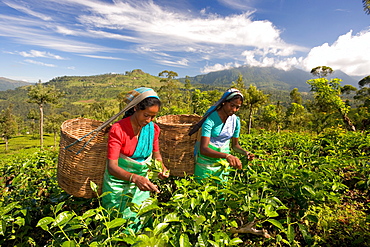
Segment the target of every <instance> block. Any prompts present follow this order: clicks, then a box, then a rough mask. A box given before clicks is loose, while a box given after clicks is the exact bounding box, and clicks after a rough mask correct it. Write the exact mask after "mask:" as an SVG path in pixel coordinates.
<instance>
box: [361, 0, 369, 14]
mask: <svg viewBox="0 0 370 247" xmlns="http://www.w3.org/2000/svg"><path fill="white" fill-rule="evenodd" d="M362 4H363V5H364V11H365V13H366V14H368V15H370V0H362Z"/></svg>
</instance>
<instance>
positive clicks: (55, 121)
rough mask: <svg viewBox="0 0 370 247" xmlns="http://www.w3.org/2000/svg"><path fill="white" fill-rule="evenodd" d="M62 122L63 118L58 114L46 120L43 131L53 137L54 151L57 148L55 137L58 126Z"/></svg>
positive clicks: (58, 129)
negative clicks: (51, 134)
mask: <svg viewBox="0 0 370 247" xmlns="http://www.w3.org/2000/svg"><path fill="white" fill-rule="evenodd" d="M64 120H65V118H64V117H63V116H62V115H60V114H52V115H50V116H48V117H47V118H46V125H45V129H46V131H48V132H50V133H53V135H54V150H55V148H56V146H57V136H58V133H59V131H60V126H61V125H62V123H63V121H64Z"/></svg>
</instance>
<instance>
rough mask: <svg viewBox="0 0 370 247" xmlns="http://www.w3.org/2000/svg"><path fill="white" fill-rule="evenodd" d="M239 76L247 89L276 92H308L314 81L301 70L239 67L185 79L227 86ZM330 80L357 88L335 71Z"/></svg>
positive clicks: (354, 78) (307, 73)
mask: <svg viewBox="0 0 370 247" xmlns="http://www.w3.org/2000/svg"><path fill="white" fill-rule="evenodd" d="M239 75H242V76H243V80H244V84H245V85H246V86H247V87H248V86H249V85H251V84H253V85H255V86H257V87H258V88H259V89H277V90H292V89H293V88H298V89H299V90H300V91H306V92H307V91H310V87H309V85H308V84H307V83H306V81H307V80H310V79H315V77H314V76H313V75H312V74H311V73H309V72H306V71H303V70H301V69H296V68H295V69H291V70H288V71H284V70H280V69H277V68H274V67H250V66H241V67H238V68H232V69H227V70H221V71H215V72H210V73H207V74H204V75H197V76H194V77H187V79H189V80H190V82H191V83H199V84H207V85H214V86H221V85H222V86H227V85H231V83H232V82H235V81H236V80H237V79H238V77H239ZM328 78H329V79H331V78H339V79H341V80H342V82H341V85H347V84H349V85H352V86H354V87H356V88H358V81H359V80H358V78H356V77H351V76H349V75H347V74H346V73H344V72H342V71H340V70H337V71H334V73H333V74H331V75H330V76H328ZM185 79H186V78H180V79H179V80H180V81H181V82H185Z"/></svg>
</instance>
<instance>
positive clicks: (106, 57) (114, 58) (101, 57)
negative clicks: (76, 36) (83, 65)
mask: <svg viewBox="0 0 370 247" xmlns="http://www.w3.org/2000/svg"><path fill="white" fill-rule="evenodd" d="M81 56H83V57H91V58H99V59H109V60H124V59H123V58H119V57H110V56H96V55H81Z"/></svg>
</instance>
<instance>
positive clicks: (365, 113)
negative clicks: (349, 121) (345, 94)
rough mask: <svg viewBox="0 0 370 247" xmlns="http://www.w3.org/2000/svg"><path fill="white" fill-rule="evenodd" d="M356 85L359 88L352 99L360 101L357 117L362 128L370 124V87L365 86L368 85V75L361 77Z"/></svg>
mask: <svg viewBox="0 0 370 247" xmlns="http://www.w3.org/2000/svg"><path fill="white" fill-rule="evenodd" d="M358 85H359V86H360V90H358V91H357V92H356V95H355V96H354V99H355V100H358V101H361V102H362V105H360V107H359V109H358V115H359V116H358V118H360V119H361V125H362V129H367V128H368V127H369V126H370V117H369V116H370V87H367V85H370V75H368V76H366V77H364V78H362V79H361V80H360V81H359V82H358ZM360 108H361V109H360Z"/></svg>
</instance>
